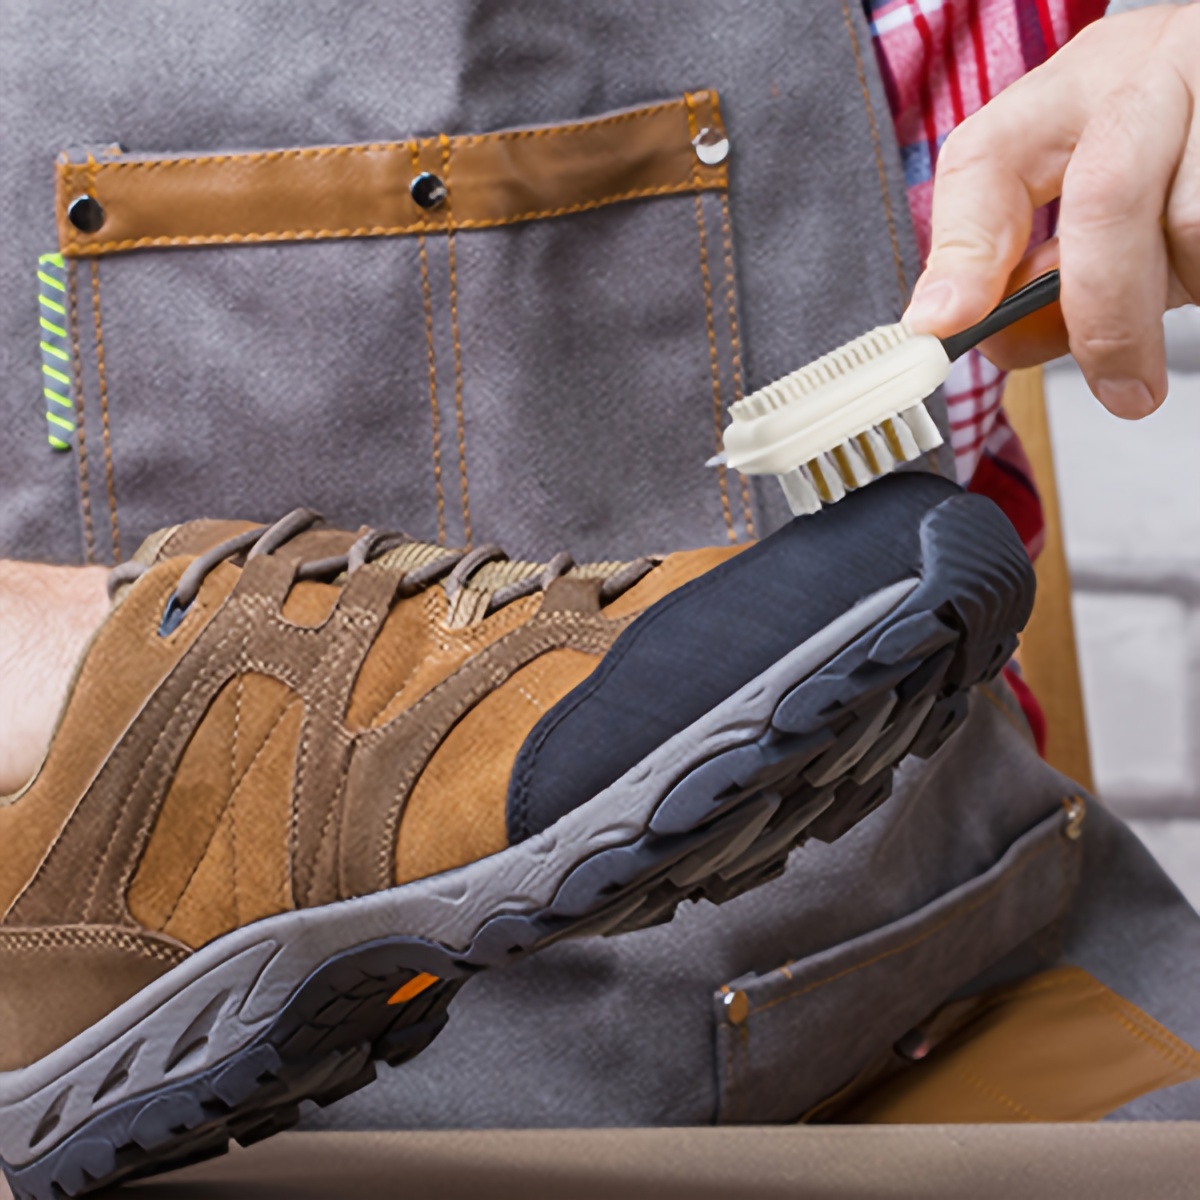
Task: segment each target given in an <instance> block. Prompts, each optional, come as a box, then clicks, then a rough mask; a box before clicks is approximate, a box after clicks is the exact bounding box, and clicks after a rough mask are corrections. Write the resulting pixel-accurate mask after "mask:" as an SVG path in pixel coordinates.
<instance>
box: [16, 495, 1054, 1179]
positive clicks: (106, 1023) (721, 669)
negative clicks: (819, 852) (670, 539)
mask: <svg viewBox="0 0 1200 1200" xmlns="http://www.w3.org/2000/svg"><path fill="white" fill-rule="evenodd" d="M1032 590H1033V584H1032V574H1031V571H1030V568H1029V564H1028V562H1027V560H1026V558H1025V555H1024V552H1023V551H1022V548H1021V545H1020V542H1019V540H1018V539H1017V537H1016V535H1015V533H1014V532H1013V530H1012V529H1011V527H1010V526H1009V525H1008V523H1007V521H1006V520H1005V518H1004V517H1003V516H1002V515H1001V514H1000V512H999V510H998V509H996V508H995V507H994V506H993V505H991V504H990V502H988V501H986V500H983V499H980V498H978V497H973V496H966V495H963V494H961V493H960V492H959V491H958V489H957V488H955V487H954V486H953V485H951V484H948V483H946V482H944V481H942V480H939V479H937V478H934V477H932V476H924V475H920V476H919V475H908V476H901V477H895V478H890V479H885V480H883V481H881V482H880V483H878V484H875V485H874V486H872V487H871V488H869V489H866V490H865V491H864V492H861V493H857V494H855V495H852V496H850V497H849V498H847V499H846V500H845V501H844V502H843V503H841V504H839V505H838V506H836V507H835V508H832V509H829V510H827V511H825V512H822V513H820V514H819V515H817V516H815V517H812V518H807V519H805V520H803V521H799V522H794V523H793V524H791V525H790V526H788V527H786V528H785V529H783V530H781V531H780V532H779V533H777V534H775V535H774V536H772V537H771V538H768V539H767V540H765V541H763V542H761V543H759V544H757V545H754V546H751V547H748V548H746V547H724V548H721V549H713V550H696V551H691V552H686V553H677V554H672V555H670V556H669V557H667V558H665V559H663V560H661V561H649V560H642V561H639V562H635V563H629V564H617V563H605V564H599V565H592V566H579V567H577V566H573V565H572V564H571V562H570V560H569V559H568V558H567V557H566V556H565V555H561V556H559V557H558V558H555V559H553V560H551V561H550V562H549V563H548V564H546V565H538V566H533V565H528V564H525V565H522V564H516V563H510V562H508V561H507V560H505V559H504V557H503V556H502V555H501V554H500V553H499V551H497V550H494V549H491V548H481V549H477V550H473V551H470V552H468V553H463V552H454V553H452V552H449V551H447V550H445V549H444V548H441V547H437V546H429V545H423V544H418V543H414V542H410V541H406V540H404V539H402V538H399V537H395V536H385V535H378V534H375V533H372V532H370V531H366V532H359V533H341V532H337V531H332V530H327V529H323V528H320V527H318V523H317V521H316V518H315V517H313V515H312V514H309V513H304V512H300V513H294V514H292V515H291V516H290V517H287V518H285V519H284V520H282V521H280V522H278V523H277V524H275V525H272V526H270V527H269V528H263V527H255V526H250V525H246V524H238V523H231V522H197V523H194V524H190V525H184V526H181V527H177V528H174V529H170V530H166V531H164V532H163V533H162V534H160V535H158V536H156V537H154V538H152V539H150V541H149V542H147V543H146V545H145V546H143V548H142V550H141V551H140V552H139V554H138V556H137V559H136V561H135V562H134V563H133V564H129V565H127V566H125V567H121V568H118V570H117V571H116V572H114V574H113V577H112V592H113V597H114V604H113V608H112V611H111V613H110V615H109V617H108V619H107V620H106V622H105V624H104V625H103V626H102V628H101V629H100V631H99V633H98V634H97V636H96V637H95V639H94V641H93V643H92V645H91V646H90V648H89V649H88V651H87V653H86V654H85V656H84V658H83V661H82V663H81V664H80V666H79V670H78V674H77V678H76V680H75V683H74V686H73V689H72V692H71V695H70V697H69V699H68V701H67V703H66V706H65V708H64V710H63V713H62V715H61V718H60V721H59V725H58V729H57V732H56V734H55V736H54V739H53V742H52V744H51V747H50V750H49V753H48V755H47V757H46V760H45V762H44V764H43V765H42V767H41V769H40V771H39V772H38V774H37V776H36V777H35V778H34V780H33V781H32V782H31V783H30V784H29V786H28V787H27V788H26V789H25V790H24V791H23V792H22V793H21V794H19V795H17V796H14V797H10V798H8V799H7V800H0V918H2V919H0V1158H2V1160H3V1163H4V1165H5V1168H6V1170H7V1173H8V1175H9V1177H10V1180H11V1182H12V1184H13V1187H14V1189H15V1191H16V1193H17V1194H18V1196H32V1197H37V1198H38V1200H50V1198H51V1197H54V1196H58V1195H61V1194H62V1193H64V1192H65V1193H67V1194H69V1195H77V1194H79V1193H81V1192H85V1191H89V1190H91V1189H92V1188H95V1187H99V1186H102V1185H104V1184H107V1183H111V1182H114V1181H116V1180H119V1179H121V1178H125V1177H127V1176H130V1175H133V1174H136V1173H146V1172H147V1171H150V1170H157V1169H164V1168H166V1167H169V1166H172V1165H175V1164H177V1163H179V1162H182V1161H185V1160H192V1159H195V1158H197V1157H202V1156H205V1155H207V1154H210V1153H217V1152H219V1151H220V1150H221V1149H223V1148H224V1147H225V1145H226V1144H227V1141H228V1139H229V1138H230V1137H234V1138H236V1139H237V1140H238V1141H240V1142H242V1143H243V1144H245V1143H248V1142H250V1141H253V1140H257V1139H258V1138H261V1137H265V1136H267V1135H269V1134H271V1133H274V1132H275V1131H276V1130H279V1129H282V1128H285V1127H287V1126H288V1125H289V1124H291V1123H293V1122H294V1121H295V1119H296V1115H297V1105H298V1104H299V1102H300V1101H301V1100H304V1099H309V1098H311V1099H315V1100H316V1101H317V1102H319V1103H329V1102H331V1101H332V1100H334V1099H337V1098H338V1097H340V1096H342V1095H345V1094H346V1093H348V1092H350V1091H352V1090H354V1089H356V1088H359V1087H361V1086H363V1085H365V1084H366V1083H368V1082H369V1081H370V1080H371V1079H372V1078H373V1073H374V1066H373V1063H374V1060H378V1059H382V1060H384V1061H386V1062H388V1063H393V1064H396V1063H400V1062H403V1061H404V1060H406V1059H407V1058H410V1057H411V1056H412V1055H414V1054H415V1053H417V1052H418V1051H419V1050H421V1049H422V1048H423V1047H424V1046H425V1045H427V1044H428V1042H429V1041H430V1040H431V1039H432V1038H433V1037H434V1035H435V1034H436V1033H437V1032H438V1031H439V1029H440V1028H441V1026H442V1025H443V1023H444V1022H445V1019H446V1017H445V1013H446V1008H447V1005H448V1004H449V1001H450V999H451V998H452V996H453V995H454V993H455V991H456V990H457V988H458V987H459V986H460V985H461V984H462V982H463V981H464V980H465V979H467V978H468V977H469V976H470V975H472V974H473V973H475V972H476V971H478V970H479V969H481V968H485V967H493V966H499V965H502V964H504V963H506V962H510V961H513V960H514V959H516V958H518V957H520V956H521V955H523V954H526V953H528V952H530V951H532V950H535V949H537V948H539V947H540V946H543V945H546V944H547V943H549V942H552V941H554V940H557V939H558V938H561V937H564V936H568V935H578V934H585V933H612V932H618V931H621V930H626V929H637V928H640V927H642V926H644V925H647V924H651V923H655V922H658V921H661V920H664V919H667V918H669V916H670V915H671V913H672V912H673V911H674V908H675V906H676V904H677V903H678V902H679V901H680V900H681V899H684V898H699V897H707V898H709V899H711V900H716V901H720V900H724V899H726V898H728V897H730V896H733V895H736V894H738V893H739V892H741V891H743V890H745V889H746V888H747V887H750V886H753V885H754V884H757V883H760V882H763V881H764V880H765V879H768V878H770V877H771V876H772V875H773V874H775V873H777V872H778V871H779V870H780V869H781V868H782V865H783V862H784V860H785V858H786V856H787V854H788V851H789V850H790V849H791V847H792V846H793V845H795V844H797V843H798V842H800V841H802V840H804V838H806V837H808V836H817V837H820V838H824V839H826V840H828V839H831V838H834V837H837V836H838V835H840V834H841V833H842V832H844V831H845V830H846V829H848V828H849V827H850V826H851V825H853V824H854V823H855V822H856V821H857V820H859V819H860V818H862V817H863V816H864V815H865V814H867V813H868V812H870V810H871V809H872V808H873V807H875V806H876V805H877V804H879V803H880V802H881V801H882V800H883V799H884V798H885V797H886V796H887V794H888V791H889V787H890V783H891V777H892V768H893V766H894V765H895V763H896V762H897V761H898V760H899V759H900V758H901V757H902V756H903V755H904V754H906V753H907V752H908V751H910V750H913V751H915V752H917V753H920V754H929V753H931V752H932V751H933V750H934V749H936V748H937V746H938V745H940V744H941V742H942V741H943V740H944V739H945V738H946V737H947V736H948V735H949V733H950V732H951V731H952V730H953V729H954V728H955V726H956V725H957V722H958V721H959V719H960V718H961V716H962V715H963V713H964V711H965V695H964V692H965V689H967V688H969V687H970V686H971V685H972V684H973V683H974V682H976V681H977V680H979V679H981V678H985V677H989V676H991V675H993V674H994V673H995V672H996V671H997V670H998V669H999V668H1000V666H1001V665H1002V664H1003V663H1004V662H1005V661H1006V659H1007V657H1008V655H1009V654H1010V652H1011V650H1012V647H1013V645H1014V641H1015V635H1016V632H1017V630H1018V629H1019V628H1020V626H1021V625H1022V624H1023V622H1024V620H1025V618H1026V616H1027V614H1028V611H1029V608H1030V605H1031V602H1032ZM497 1052H498V1053H499V1052H500V1051H499V1050H498V1051H497Z"/></svg>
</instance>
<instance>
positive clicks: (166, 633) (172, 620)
mask: <svg viewBox="0 0 1200 1200" xmlns="http://www.w3.org/2000/svg"><path fill="white" fill-rule="evenodd" d="M191 607H192V606H191V605H190V604H180V603H179V598H178V596H176V595H175V593H174V592H172V593H171V598H170V599H169V600H168V601H167V607H166V608H165V609H163V615H162V621H161V622H159V626H158V636H159V637H163V638H165V637H170V635H171V634H173V633H174V632H175V630H177V629H178V628H179V626H180V625H181V624H182V623H183V618H184V617H186V616H187V614H188V609H190V608H191Z"/></svg>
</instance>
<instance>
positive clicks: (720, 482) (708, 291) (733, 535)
mask: <svg viewBox="0 0 1200 1200" xmlns="http://www.w3.org/2000/svg"><path fill="white" fill-rule="evenodd" d="M684 99H685V100H686V102H687V118H688V136H689V137H690V138H691V139H692V140H693V141H695V139H696V136H697V131H696V110H695V109H694V108H693V106H692V98H691V96H690V95H689V96H685V97H684ZM699 162H700V160H699V158H697V157H696V156H695V155H692V182H693V183H695V182H696V181H697V180H698V178H699V176H698V174H697V172H698V167H699ZM695 200H696V229H697V230H698V232H699V234H700V276H701V278H702V279H703V280H704V318H705V322H706V325H707V329H708V358H709V365H710V367H711V369H712V383H713V423H714V426H715V428H716V452H717V453H718V454H720V453H721V448H722V438H721V417H722V416H724V412H725V409H724V405H723V404H722V403H721V364H720V362H719V360H718V358H717V330H716V326H715V325H714V323H713V306H712V280H711V278H710V276H709V272H708V233H707V231H706V230H705V228H704V201H703V200H702V199H701V197H700V193H699V192H697V193H696V194H695ZM717 487H718V488H719V489H720V492H721V511H722V513H723V514H724V516H725V528H726V531H727V533H728V535H729V540H730V541H731V542H736V541H737V531H736V530H735V529H734V527H733V511H732V509H731V508H730V506H729V487H728V482H727V480H726V478H725V467H724V466H723V465H722V466H718V467H717Z"/></svg>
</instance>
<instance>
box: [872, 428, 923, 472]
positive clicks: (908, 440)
mask: <svg viewBox="0 0 1200 1200" xmlns="http://www.w3.org/2000/svg"><path fill="white" fill-rule="evenodd" d="M879 428H880V431H881V432H882V433H883V436H884V437H885V438H887V443H888V446H889V447H890V448H891V451H892V453H893V454H894V455H895V456H896V457H897V458H898V459H899V460H900V461H901V462H912V460H913V459H914V458H917V457H918V456H919V455H920V453H921V447H920V446H918V445H917V439H916V438H915V437H913V435H912V430H911V429H909V427H908V426H907V425H905V423H904V422H903V421H901V420H900V419H899V418H898V417H897V418H895V419H889V420H887V421H883V422H881V423H880V426H879Z"/></svg>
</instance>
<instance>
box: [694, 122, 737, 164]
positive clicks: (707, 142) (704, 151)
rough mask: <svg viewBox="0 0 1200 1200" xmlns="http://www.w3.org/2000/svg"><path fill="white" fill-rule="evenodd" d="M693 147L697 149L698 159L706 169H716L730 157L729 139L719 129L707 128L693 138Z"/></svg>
mask: <svg viewBox="0 0 1200 1200" xmlns="http://www.w3.org/2000/svg"><path fill="white" fill-rule="evenodd" d="M692 145H693V147H695V150H696V157H697V158H698V159H699V160H700V161H701V162H702V163H703V164H704V165H705V166H706V167H715V166H717V164H718V163H723V162H724V161H725V160H726V159H727V158H728V157H729V139H728V138H727V137H726V136H725V135H724V134H723V133H721V132H720V130H717V129H709V128H708V127H707V126H706V127H705V128H704V129H702V130H700V132H699V133H698V134H696V136H695V137H694V138H692Z"/></svg>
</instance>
